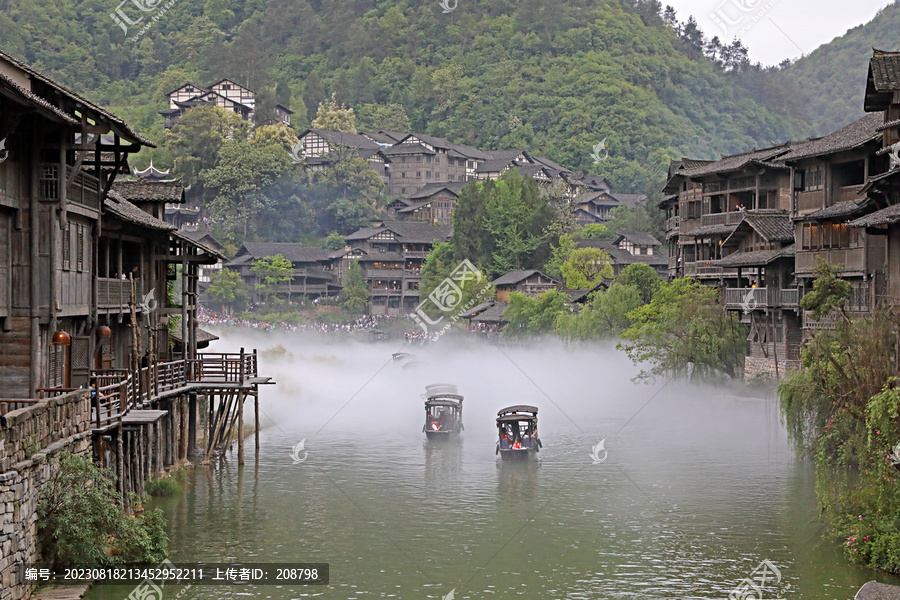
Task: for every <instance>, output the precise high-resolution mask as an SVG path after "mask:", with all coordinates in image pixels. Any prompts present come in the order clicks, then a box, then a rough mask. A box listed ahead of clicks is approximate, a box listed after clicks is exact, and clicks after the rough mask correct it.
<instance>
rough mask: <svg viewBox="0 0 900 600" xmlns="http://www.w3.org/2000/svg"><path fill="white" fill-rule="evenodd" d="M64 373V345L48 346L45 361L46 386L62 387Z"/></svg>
mask: <svg viewBox="0 0 900 600" xmlns="http://www.w3.org/2000/svg"><path fill="white" fill-rule="evenodd" d="M65 375H66V348H65V346H50V356H49V360H48V361H47V387H51V388H57V387H63V384H64V379H65Z"/></svg>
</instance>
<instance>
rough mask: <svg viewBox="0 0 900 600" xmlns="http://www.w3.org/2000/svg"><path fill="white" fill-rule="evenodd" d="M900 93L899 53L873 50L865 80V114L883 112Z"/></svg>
mask: <svg viewBox="0 0 900 600" xmlns="http://www.w3.org/2000/svg"><path fill="white" fill-rule="evenodd" d="M897 91H900V52H887V51H885V50H873V51H872V58H871V60H869V74H868V76H867V78H866V99H865V102H864V105H863V107H864V108H865V110H866V112H872V111H880V110H884V109H886V108H887V107H889V106H890V105H891V101H892V100H893V93H894V92H897Z"/></svg>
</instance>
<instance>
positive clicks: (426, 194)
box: [407, 181, 469, 200]
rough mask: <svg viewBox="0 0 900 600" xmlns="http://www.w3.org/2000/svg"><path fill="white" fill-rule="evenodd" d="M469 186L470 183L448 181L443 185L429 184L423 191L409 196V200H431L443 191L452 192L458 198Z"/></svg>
mask: <svg viewBox="0 0 900 600" xmlns="http://www.w3.org/2000/svg"><path fill="white" fill-rule="evenodd" d="M468 184H469V182H468V181H447V182H443V183H429V184H428V185H426V186H425V187H423V188H422V189H420V190H418V191H415V192H413V193H412V194H409V195H408V196H407V198H409V199H410V200H419V199H422V198H430V197H431V196H434V195H435V194H436V193H438V192H440V191H441V190H447V191H449V192H452V193H453V195H454V196H458V195H459V192H460V191H461V190H462V189H463V188H464V187H466V186H467V185H468Z"/></svg>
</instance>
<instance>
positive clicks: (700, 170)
mask: <svg viewBox="0 0 900 600" xmlns="http://www.w3.org/2000/svg"><path fill="white" fill-rule="evenodd" d="M789 150H790V145H789V144H782V145H781V146H773V147H771V148H765V149H763V150H753V151H751V152H744V153H742V154H733V155H731V156H723V157H722V158H721V160H717V161H715V162H710V163H703V161H694V162H695V163H697V164H695V165H693V166H691V167H690V168H684V169H681V170H680V171H678V172H677V173H676V174H677V175H683V176H685V177H701V176H703V175H715V174H718V173H730V172H733V171H740V170H741V169H744V168H746V167H747V166H749V165H751V164H754V163H760V162H766V161H771V160H772V159H775V158H777V157H778V156H780V155H782V154H784V153H786V152H788V151H789ZM769 166H771V165H769Z"/></svg>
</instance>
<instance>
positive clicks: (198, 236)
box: [178, 229, 224, 250]
mask: <svg viewBox="0 0 900 600" xmlns="http://www.w3.org/2000/svg"><path fill="white" fill-rule="evenodd" d="M178 233H180V234H181V235H182V236H184V237H186V238H188V239H189V240H193V241H195V242H197V243H200V244H204V245H206V246H209V247H210V248H214V249H215V250H222V249H223V248H224V246H223V245H222V244H221V243H219V240H217V239H216V238H214V237H213V236H212V234H211V233H210V232H208V231H187V230H185V229H179V230H178Z"/></svg>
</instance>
